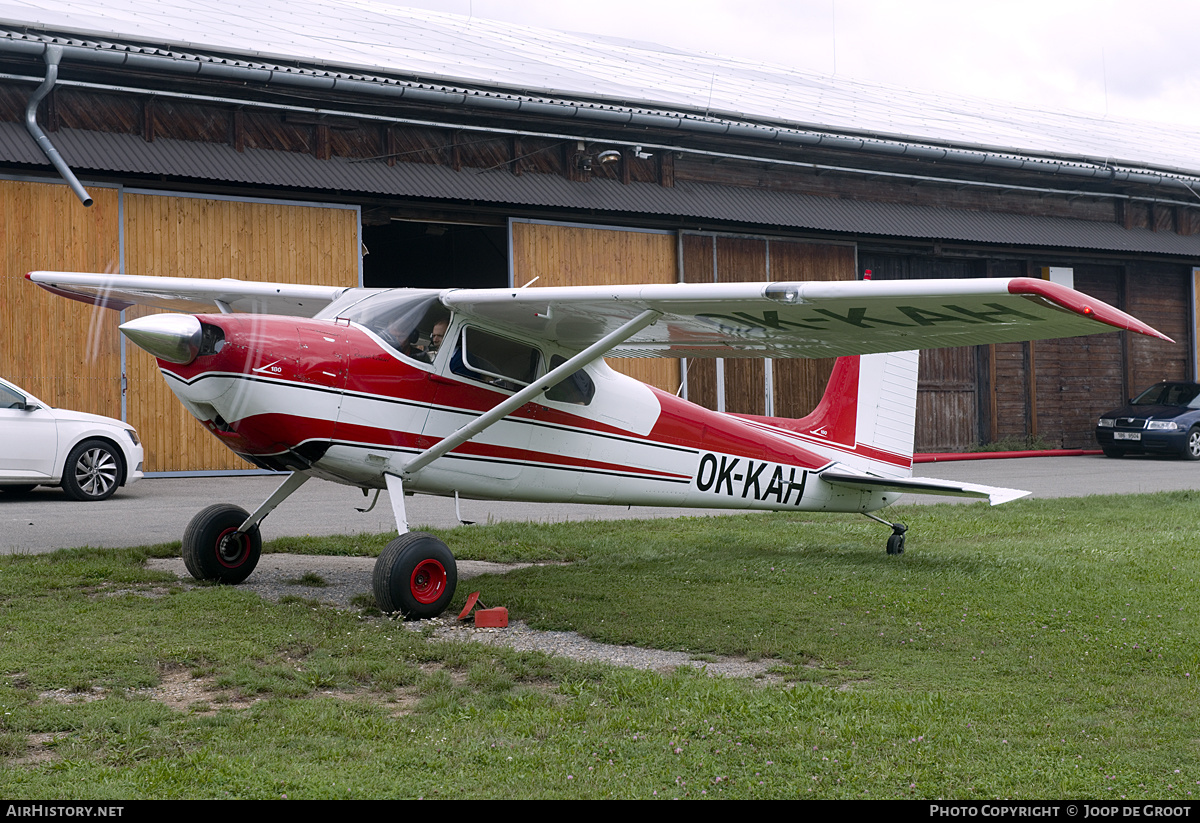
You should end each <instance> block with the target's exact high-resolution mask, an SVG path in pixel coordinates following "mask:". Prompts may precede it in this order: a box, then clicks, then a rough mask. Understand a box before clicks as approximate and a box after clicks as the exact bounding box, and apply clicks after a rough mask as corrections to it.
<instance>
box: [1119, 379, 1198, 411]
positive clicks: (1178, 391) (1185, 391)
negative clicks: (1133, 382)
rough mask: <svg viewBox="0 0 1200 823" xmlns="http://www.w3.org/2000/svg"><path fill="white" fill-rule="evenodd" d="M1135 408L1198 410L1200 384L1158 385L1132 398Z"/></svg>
mask: <svg viewBox="0 0 1200 823" xmlns="http://www.w3.org/2000/svg"><path fill="white" fill-rule="evenodd" d="M1133 405H1135V406H1187V407H1188V408H1190V409H1197V408H1200V383H1159V384H1158V385H1155V386H1151V387H1150V388H1148V389H1146V390H1145V391H1144V392H1142V393H1141V394H1139V395H1138V396H1137V397H1135V398H1133Z"/></svg>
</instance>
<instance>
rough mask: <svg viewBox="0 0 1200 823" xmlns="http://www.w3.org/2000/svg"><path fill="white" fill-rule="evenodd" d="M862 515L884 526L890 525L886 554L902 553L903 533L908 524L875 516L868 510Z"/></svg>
mask: <svg viewBox="0 0 1200 823" xmlns="http://www.w3.org/2000/svg"><path fill="white" fill-rule="evenodd" d="M862 514H863V517H869V518H871V519H872V520H874V521H875V522H877V523H882V524H883V525H885V526H891V528H892V534H891V536H890V537H888V539H887V553H888V554H904V533H905V532H906V531H908V526H906V525H904V524H903V523H890V522H888V521H887V520H884V519H883V518H882V517H876V516H875V515H873V514H870V513H868V512H863V513H862Z"/></svg>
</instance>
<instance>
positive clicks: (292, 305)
mask: <svg viewBox="0 0 1200 823" xmlns="http://www.w3.org/2000/svg"><path fill="white" fill-rule="evenodd" d="M25 276H26V277H27V278H28V279H30V280H32V281H33V282H34V283H37V284H38V285H39V286H41V287H42V288H44V289H46V290H47V291H51V292H54V293H55V294H58V295H61V296H63V297H69V298H71V299H72V300H79V301H81V302H84V303H92V304H95V305H97V306H101V307H104V308H109V309H114V310H116V311H121V310H123V309H127V308H129V307H130V306H133V305H143V306H154V307H156V308H160V309H168V310H170V311H177V312H187V313H188V314H206V313H209V312H214V311H220V312H223V313H227V312H232V311H237V312H250V313H254V314H285V315H291V316H294V317H312V316H313V315H314V314H316V313H317V312H319V311H320V310H321V309H323V308H325V307H326V306H327V305H329V304H330V303H331V302H333V301H334V300H335V299H336V298H337V297H338V295H340V294H341V293H342V292H344V291H346V289H345V288H342V287H337V286H300V285H296V284H294V283H259V282H254V281H249V280H232V279H222V280H206V279H202V278H198V277H143V276H138V275H132V274H91V273H85V272H63V271H31V272H29V273H28V274H26V275H25Z"/></svg>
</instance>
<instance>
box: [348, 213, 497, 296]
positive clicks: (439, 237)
mask: <svg viewBox="0 0 1200 823" xmlns="http://www.w3.org/2000/svg"><path fill="white" fill-rule="evenodd" d="M362 241H363V247H364V251H365V254H364V256H363V261H362V265H363V285H364V286H366V287H367V288H424V289H429V288H435V289H438V288H505V287H507V286H508V284H509V283H508V229H507V227H506V226H504V225H480V224H465V223H450V222H430V221H418V220H398V219H392V220H389V221H388V222H386V223H381V224H378V225H364V226H363V227H362Z"/></svg>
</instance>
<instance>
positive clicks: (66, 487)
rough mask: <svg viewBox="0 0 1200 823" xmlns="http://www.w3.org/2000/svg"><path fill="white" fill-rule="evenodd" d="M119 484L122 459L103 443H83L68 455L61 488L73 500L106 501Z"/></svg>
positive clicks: (115, 451)
mask: <svg viewBox="0 0 1200 823" xmlns="http://www.w3.org/2000/svg"><path fill="white" fill-rule="evenodd" d="M120 482H121V457H120V455H118V454H117V450H116V448H115V447H113V446H110V445H109V444H108V443H105V442H104V441H103V440H84V441H83V442H82V443H80V444H79V445H78V446H76V447H75V448H73V449H71V453H70V454H69V455H67V463H66V465H65V466H64V467H63V476H62V488H63V491H64V492H66V493H67V496H68V497H72V498H74V499H75V500H107V499H108V498H110V497H112V496H113V492H115V491H116V490H117V486H118V485H120Z"/></svg>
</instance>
